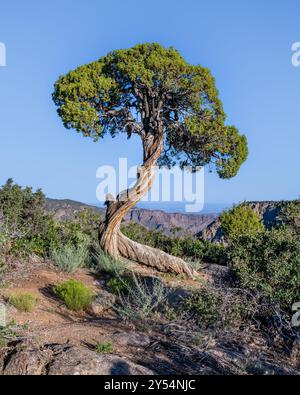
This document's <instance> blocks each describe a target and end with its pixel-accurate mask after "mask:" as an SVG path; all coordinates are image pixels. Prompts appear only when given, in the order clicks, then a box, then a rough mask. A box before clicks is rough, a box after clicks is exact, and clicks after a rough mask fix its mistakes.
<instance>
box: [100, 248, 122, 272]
mask: <svg viewBox="0 0 300 395" xmlns="http://www.w3.org/2000/svg"><path fill="white" fill-rule="evenodd" d="M92 267H93V269H94V270H96V271H103V272H105V273H109V274H111V275H113V276H122V275H123V273H124V272H125V270H126V267H127V264H126V263H125V262H124V261H121V260H118V259H115V258H113V257H111V256H109V255H107V254H105V253H104V252H103V251H102V250H100V249H99V248H97V250H96V251H95V252H94V253H93V254H92Z"/></svg>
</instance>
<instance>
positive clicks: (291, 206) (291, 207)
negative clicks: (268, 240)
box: [277, 199, 300, 237]
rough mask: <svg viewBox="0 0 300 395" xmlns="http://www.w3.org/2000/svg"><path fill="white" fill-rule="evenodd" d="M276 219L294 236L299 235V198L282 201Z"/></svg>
mask: <svg viewBox="0 0 300 395" xmlns="http://www.w3.org/2000/svg"><path fill="white" fill-rule="evenodd" d="M277 220H278V221H280V223H283V224H284V225H285V226H286V228H288V229H289V230H290V231H291V232H292V233H294V235H295V236H297V237H299V235H300V199H299V200H293V201H290V202H284V203H282V207H281V210H280V212H279V215H278V218H277Z"/></svg>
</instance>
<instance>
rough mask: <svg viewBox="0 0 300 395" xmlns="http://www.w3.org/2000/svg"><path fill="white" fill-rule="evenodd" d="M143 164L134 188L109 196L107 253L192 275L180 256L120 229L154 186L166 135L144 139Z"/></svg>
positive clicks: (104, 233) (102, 234) (102, 230)
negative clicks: (175, 255) (156, 169)
mask: <svg viewBox="0 0 300 395" xmlns="http://www.w3.org/2000/svg"><path fill="white" fill-rule="evenodd" d="M143 145H144V163H143V166H142V167H140V168H139V169H138V174H137V181H136V184H135V185H134V187H133V188H131V189H128V190H126V191H124V192H121V193H120V194H119V195H118V196H117V199H116V200H113V199H112V197H109V198H108V199H107V202H106V205H107V210H106V216H105V220H104V221H103V222H102V223H101V224H100V226H99V242H100V246H101V248H102V249H103V250H104V252H105V253H107V254H108V255H110V256H112V257H114V258H116V259H120V258H121V257H124V258H127V259H129V260H132V261H135V262H138V263H141V264H144V265H147V266H150V267H152V268H155V269H157V270H159V271H162V272H173V273H176V274H182V275H185V276H186V277H189V278H193V277H194V275H195V272H194V271H193V269H192V268H191V267H190V266H189V265H188V264H187V263H186V262H185V261H184V260H182V259H181V258H177V257H174V256H172V255H169V254H167V253H165V252H163V251H161V250H158V249H156V248H153V247H149V246H146V245H142V244H139V243H137V242H135V241H132V240H130V239H129V238H128V237H126V236H125V235H123V234H122V233H121V230H120V225H121V221H122V219H123V217H124V215H125V214H126V213H127V212H128V211H129V210H130V209H131V208H132V207H133V206H135V204H136V203H137V202H138V201H139V200H141V199H142V198H143V197H144V196H145V195H146V194H147V192H148V191H149V189H150V188H151V186H152V184H153V181H154V179H155V173H156V171H155V167H156V163H157V160H158V158H159V157H160V155H161V153H162V151H163V138H160V139H157V138H156V139H155V138H154V136H153V135H149V136H148V137H147V138H146V137H145V138H144V139H143Z"/></svg>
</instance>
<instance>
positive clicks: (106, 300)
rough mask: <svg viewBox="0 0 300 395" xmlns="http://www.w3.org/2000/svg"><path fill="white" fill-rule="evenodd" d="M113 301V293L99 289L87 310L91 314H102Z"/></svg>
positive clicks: (110, 306) (114, 297)
mask: <svg viewBox="0 0 300 395" xmlns="http://www.w3.org/2000/svg"><path fill="white" fill-rule="evenodd" d="M115 302H116V296H115V295H113V294H111V293H109V292H107V291H105V290H101V291H100V292H99V293H98V295H97V296H96V298H95V299H94V300H93V302H92V304H91V306H90V307H89V310H88V312H89V313H90V314H92V315H99V314H102V313H103V312H104V311H106V310H109V309H111V308H112V307H113V305H114V304H115Z"/></svg>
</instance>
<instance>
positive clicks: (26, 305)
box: [9, 292, 38, 313]
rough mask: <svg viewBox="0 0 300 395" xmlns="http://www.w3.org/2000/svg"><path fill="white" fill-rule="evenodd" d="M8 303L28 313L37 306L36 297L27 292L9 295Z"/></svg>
mask: <svg viewBox="0 0 300 395" xmlns="http://www.w3.org/2000/svg"><path fill="white" fill-rule="evenodd" d="M9 303H10V304H12V305H13V306H14V307H15V308H17V309H18V310H20V311H23V312H25V313H30V312H31V311H33V310H34V309H35V307H36V306H37V304H38V298H37V297H36V296H34V295H33V294H31V293H29V292H20V293H17V294H15V295H11V296H10V298H9Z"/></svg>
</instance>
